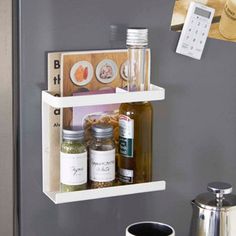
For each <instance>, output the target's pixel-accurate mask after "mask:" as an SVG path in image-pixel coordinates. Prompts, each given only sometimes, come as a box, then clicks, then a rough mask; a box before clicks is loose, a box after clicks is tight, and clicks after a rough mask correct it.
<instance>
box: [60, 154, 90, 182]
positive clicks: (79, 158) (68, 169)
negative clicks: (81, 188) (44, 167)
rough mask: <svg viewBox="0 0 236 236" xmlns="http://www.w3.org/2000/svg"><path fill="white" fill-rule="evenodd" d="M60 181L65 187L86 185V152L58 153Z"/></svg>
mask: <svg viewBox="0 0 236 236" xmlns="http://www.w3.org/2000/svg"><path fill="white" fill-rule="evenodd" d="M60 180H61V183H62V184H66V185H81V184H85V183H87V152H84V153H80V154H68V153H64V152H61V153H60Z"/></svg>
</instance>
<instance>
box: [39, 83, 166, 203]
mask: <svg viewBox="0 0 236 236" xmlns="http://www.w3.org/2000/svg"><path fill="white" fill-rule="evenodd" d="M164 98H165V90H164V89H163V88H161V87H158V86H155V85H151V87H150V91H138V92H127V91H126V90H123V89H120V88H117V89H116V93H111V94H97V95H96V94H95V95H85V96H71V97H56V96H53V95H52V94H50V93H49V92H48V91H43V92H42V145H43V149H42V150H43V151H42V152H43V153H42V157H43V160H42V161H43V173H42V174H43V192H44V193H45V194H46V195H47V196H48V197H49V198H50V199H51V200H52V201H53V202H54V203H56V204H59V203H67V202H75V201H83V200H90V199H99V198H106V197H114V196H122V195H129V194H136V193H144V192H153V191H161V190H165V188H166V183H165V181H152V182H149V183H140V184H130V185H122V186H114V187H107V188H99V189H88V190H82V191H76V192H68V193H67V192H66V193H65V192H60V191H56V190H54V189H53V188H51V185H50V184H49V183H51V182H52V181H53V174H52V173H51V171H52V168H51V167H50V168H49V165H52V163H53V160H52V159H51V158H52V157H51V156H50V154H49V151H48V143H49V140H48V123H49V110H50V107H53V108H69V107H81V106H90V105H102V104H117V103H125V102H140V101H158V100H163V99H164ZM51 148H53V147H51ZM58 158H59V153H58ZM57 184H58V185H59V183H57Z"/></svg>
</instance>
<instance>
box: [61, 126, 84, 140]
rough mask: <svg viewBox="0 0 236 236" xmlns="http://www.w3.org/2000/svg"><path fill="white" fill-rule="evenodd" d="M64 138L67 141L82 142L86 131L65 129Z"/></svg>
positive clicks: (63, 131)
mask: <svg viewBox="0 0 236 236" xmlns="http://www.w3.org/2000/svg"><path fill="white" fill-rule="evenodd" d="M62 137H63V139H66V140H81V139H83V138H84V130H83V129H74V130H70V129H63V130H62Z"/></svg>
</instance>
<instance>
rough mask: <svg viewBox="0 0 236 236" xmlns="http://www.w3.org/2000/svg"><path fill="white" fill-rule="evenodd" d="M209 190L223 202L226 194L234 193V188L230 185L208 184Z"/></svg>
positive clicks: (221, 183) (220, 183)
mask: <svg viewBox="0 0 236 236" xmlns="http://www.w3.org/2000/svg"><path fill="white" fill-rule="evenodd" d="M207 190H208V191H209V192H212V193H214V194H215V195H216V198H217V199H218V200H220V199H221V200H223V198H224V195H225V194H230V193H232V190H233V187H232V185H231V184H228V183H223V182H212V183H209V184H208V186H207Z"/></svg>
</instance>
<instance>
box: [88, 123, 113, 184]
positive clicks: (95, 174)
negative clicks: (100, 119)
mask: <svg viewBox="0 0 236 236" xmlns="http://www.w3.org/2000/svg"><path fill="white" fill-rule="evenodd" d="M92 135H93V140H92V141H91V143H90V146H89V179H90V184H91V188H102V187H110V186H113V185H114V182H115V142H114V140H113V126H111V125H108V124H96V125H93V126H92Z"/></svg>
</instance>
